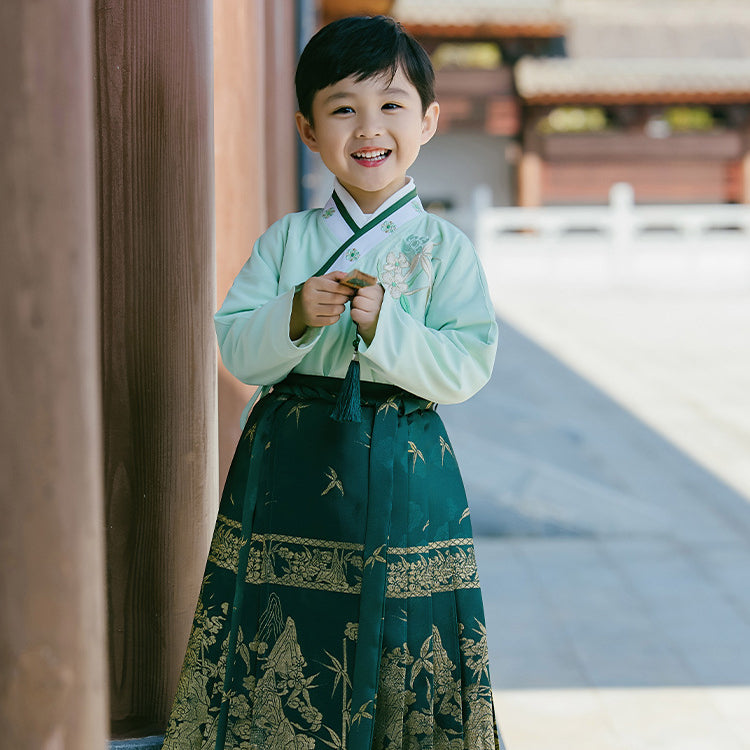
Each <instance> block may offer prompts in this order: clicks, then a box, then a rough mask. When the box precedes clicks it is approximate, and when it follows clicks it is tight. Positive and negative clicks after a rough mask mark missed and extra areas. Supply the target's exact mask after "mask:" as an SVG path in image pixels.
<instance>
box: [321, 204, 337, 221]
mask: <svg viewBox="0 0 750 750" xmlns="http://www.w3.org/2000/svg"><path fill="white" fill-rule="evenodd" d="M335 213H336V209H335V208H334V207H333V206H331V207H330V208H326V209H325V210H324V211H323V212H322V213H321V214H320V215H321V216H322V217H323V218H324V219H330V218H331V216H333V215H334V214H335Z"/></svg>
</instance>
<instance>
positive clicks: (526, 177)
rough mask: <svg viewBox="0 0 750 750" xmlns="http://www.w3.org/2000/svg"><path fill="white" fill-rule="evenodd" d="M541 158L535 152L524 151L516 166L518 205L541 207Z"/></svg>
mask: <svg viewBox="0 0 750 750" xmlns="http://www.w3.org/2000/svg"><path fill="white" fill-rule="evenodd" d="M543 166H544V165H543V163H542V158H541V156H539V154H538V153H536V152H535V151H524V152H523V153H522V154H521V160H520V162H519V164H518V205H519V206H541V205H542V169H543Z"/></svg>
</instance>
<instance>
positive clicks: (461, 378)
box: [214, 180, 497, 404]
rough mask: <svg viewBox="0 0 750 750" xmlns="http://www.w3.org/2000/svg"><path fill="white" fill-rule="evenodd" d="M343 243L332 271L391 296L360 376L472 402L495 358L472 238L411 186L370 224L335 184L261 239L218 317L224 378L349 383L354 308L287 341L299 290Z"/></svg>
mask: <svg viewBox="0 0 750 750" xmlns="http://www.w3.org/2000/svg"><path fill="white" fill-rule="evenodd" d="M397 204H398V205H400V204H403V205H401V207H400V208H399V210H398V211H396V212H395V213H391V214H389V215H386V216H384V214H388V212H389V211H392V210H393V208H394V206H396V205H397ZM381 217H382V221H380V220H379V219H380V218H381ZM367 225H369V226H370V227H371V228H370V229H369V231H367V232H366V233H364V234H363V235H362V236H359V235H358V234H357V233H358V232H360V231H361V228H362V227H363V226H367ZM352 238H354V239H353V240H352ZM342 246H345V249H344V250H343V252H341V253H340V254H339V256H338V258H337V259H336V261H335V262H334V263H333V264H332V265H331V266H330V268H331V269H333V270H349V269H352V268H357V269H359V270H360V271H363V272H364V273H367V274H370V275H372V276H376V277H377V278H378V280H379V281H380V283H381V284H382V285H383V287H384V288H385V295H384V298H383V305H382V308H381V311H380V316H379V319H378V325H377V331H376V333H375V336H374V338H373V339H372V342H371V344H370V345H369V346H367V345H366V344H365V343H364V342H361V343H360V347H359V360H360V368H361V379H362V380H369V381H376V382H379V383H389V384H393V385H397V386H399V387H401V388H404V389H405V390H407V391H410V392H412V393H414V394H416V395H418V396H421V397H422V398H425V399H428V400H429V401H434V402H436V403H445V404H450V403H457V402H460V401H464V400H465V399H467V398H469V397H470V396H472V395H473V394H474V393H476V392H477V391H478V390H479V389H480V388H481V387H482V386H483V385H484V384H485V383H486V382H487V380H488V379H489V377H490V374H491V373H492V366H493V363H494V360H495V352H496V349H497V324H496V322H495V315H494V312H493V308H492V304H491V302H490V298H489V294H488V291H487V283H486V280H485V277H484V273H483V271H482V268H481V266H480V264H479V260H478V258H477V255H476V252H475V250H474V248H473V246H472V245H471V243H470V242H469V240H468V238H467V237H466V236H465V235H464V234H463V233H462V232H460V231H459V230H458V229H456V227H454V226H453V225H452V224H450V223H448V222H447V221H445V220H444V219H442V218H440V217H437V216H434V215H433V214H429V213H427V212H426V211H425V210H424V209H423V208H422V205H421V203H420V202H419V198H418V197H416V193H415V192H414V186H413V183H412V182H411V180H410V181H409V183H408V184H407V185H406V186H405V187H404V188H402V189H401V190H399V191H398V192H397V193H396V194H395V195H393V196H391V197H390V198H389V199H388V201H386V202H385V203H384V204H383V205H382V206H380V207H379V208H378V210H377V211H376V212H375V213H374V214H372V215H369V216H368V215H365V214H363V213H362V212H361V211H360V210H359V207H358V206H357V204H356V202H355V201H354V199H353V198H352V197H351V196H350V195H349V194H348V193H347V192H346V190H345V189H344V188H343V187H342V186H341V185H340V184H339V183H336V186H335V189H334V195H332V196H331V199H330V200H329V201H328V203H327V204H326V206H325V207H324V208H322V209H320V208H318V209H312V210H308V211H302V212H299V213H293V214H289V215H287V216H285V217H284V218H282V219H280V220H279V221H277V222H276V223H275V224H273V225H272V226H271V227H270V228H269V229H268V230H267V231H266V232H265V233H264V234H263V235H262V236H261V237H260V238H259V239H258V241H257V242H256V243H255V246H254V247H253V253H252V255H251V256H250V259H249V260H248V261H247V263H246V264H245V265H244V267H243V268H242V270H241V271H240V273H239V274H238V275H237V278H236V279H235V281H234V283H233V285H232V288H231V289H230V290H229V293H228V294H227V297H226V299H225V300H224V304H223V305H222V306H221V309H220V310H219V311H218V312H217V313H216V315H215V318H214V319H215V323H216V332H217V336H218V340H219V349H220V351H221V356H222V359H223V361H224V364H225V365H226V367H227V369H228V370H229V371H230V372H231V373H232V374H234V375H235V376H236V377H237V378H239V379H240V380H241V381H243V382H245V383H250V384H253V385H272V384H274V383H278V382H279V381H281V380H283V379H284V377H286V375H287V374H288V373H290V372H292V371H294V372H296V373H302V374H307V375H324V376H331V377H337V378H343V377H344V376H345V374H346V371H347V368H348V366H349V362H350V361H351V358H352V341H353V340H354V338H355V336H356V326H355V324H354V323H353V322H352V320H351V317H350V315H349V308H348V306H347V309H346V311H345V312H344V314H343V315H342V316H341V318H340V319H339V321H338V322H337V323H335V324H333V325H330V326H325V327H322V328H308V330H307V331H306V332H305V334H304V335H303V336H302V337H301V338H299V339H297V340H296V341H292V340H291V339H290V337H289V322H290V317H291V312H292V299H293V297H294V293H295V291H296V290H297V289H298V288H299V287H300V285H301V284H303V283H304V282H305V281H306V280H307V279H308V278H310V277H311V276H313V275H315V274H316V273H317V272H319V271H320V270H321V269H322V268H323V267H324V266H325V265H326V263H327V261H329V260H330V259H331V258H332V256H334V255H335V254H336V252H337V249H339V248H341V247H342Z"/></svg>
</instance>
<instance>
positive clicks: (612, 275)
mask: <svg viewBox="0 0 750 750" xmlns="http://www.w3.org/2000/svg"><path fill="white" fill-rule="evenodd" d="M487 204H488V201H487V198H486V195H485V193H484V192H483V191H482V190H481V189H480V190H478V191H477V195H476V196H475V207H476V230H475V240H476V244H477V249H478V251H479V253H480V256H481V257H482V261H483V263H484V264H485V267H486V268H487V270H488V273H489V272H490V271H491V272H493V273H494V274H499V275H500V277H501V278H502V279H504V280H507V281H509V282H511V283H520V282H529V283H579V284H584V285H586V284H601V283H618V284H620V283H625V284H630V283H632V284H643V283H646V284H659V285H668V286H693V285H702V286H705V285H706V284H713V285H718V286H720V287H722V288H726V287H727V286H733V287H741V288H748V287H750V206H747V205H730V204H724V205H689V206H686V205H650V206H641V205H635V203H634V200H633V190H632V188H631V186H630V185H628V184H626V183H618V184H616V185H613V187H612V190H611V191H610V203H609V205H605V206H559V207H555V206H550V207H543V208H518V207H491V206H489V205H487Z"/></svg>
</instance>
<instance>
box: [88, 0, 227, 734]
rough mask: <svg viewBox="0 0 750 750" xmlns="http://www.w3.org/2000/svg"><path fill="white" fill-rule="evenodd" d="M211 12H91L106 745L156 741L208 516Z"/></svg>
mask: <svg viewBox="0 0 750 750" xmlns="http://www.w3.org/2000/svg"><path fill="white" fill-rule="evenodd" d="M211 39H212V26H211V4H210V3H206V2H205V1H204V0H180V2H173V0H150V1H149V0H98V1H97V2H96V43H97V64H98V78H97V83H98V87H97V98H98V134H99V138H98V165H97V166H98V172H99V211H100V236H99V245H100V253H101V280H102V300H101V325H102V340H103V354H102V366H103V373H102V375H103V378H102V379H103V393H104V436H105V440H104V474H105V495H106V522H107V532H108V534H107V542H108V547H107V552H108V584H109V586H108V592H109V649H110V656H109V658H110V695H111V711H112V731H113V734H114V735H115V736H120V737H124V736H144V735H146V734H149V733H151V732H158V731H161V730H163V728H164V725H165V723H166V720H167V717H168V714H169V709H170V707H171V702H172V700H173V696H174V693H175V690H176V684H177V679H178V676H179V671H180V665H181V662H182V658H183V655H184V650H185V645H186V643H187V637H188V632H189V629H190V625H191V621H192V614H193V610H194V607H195V602H196V598H197V594H198V588H199V585H200V580H201V577H202V571H203V566H204V564H205V559H206V553H207V551H208V545H209V541H210V535H211V531H212V527H213V523H214V520H215V515H216V505H217V501H218V487H217V475H216V451H215V444H216V395H215V394H216V369H215V367H216V360H215V343H214V342H215V339H214V332H213V325H212V321H211V315H212V313H213V311H214V307H215V272H214V253H213V228H214V224H213V142H212V127H211V123H212V62H211Z"/></svg>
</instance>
